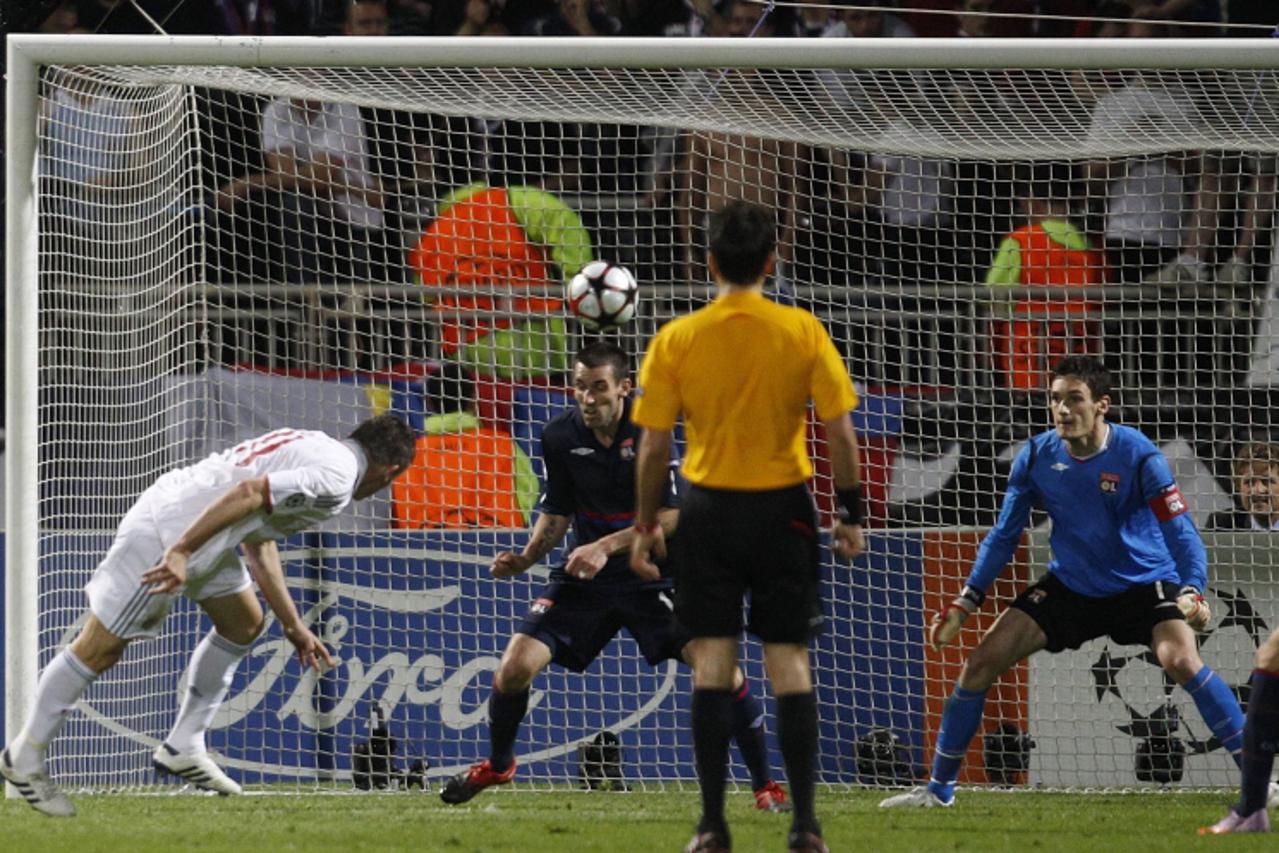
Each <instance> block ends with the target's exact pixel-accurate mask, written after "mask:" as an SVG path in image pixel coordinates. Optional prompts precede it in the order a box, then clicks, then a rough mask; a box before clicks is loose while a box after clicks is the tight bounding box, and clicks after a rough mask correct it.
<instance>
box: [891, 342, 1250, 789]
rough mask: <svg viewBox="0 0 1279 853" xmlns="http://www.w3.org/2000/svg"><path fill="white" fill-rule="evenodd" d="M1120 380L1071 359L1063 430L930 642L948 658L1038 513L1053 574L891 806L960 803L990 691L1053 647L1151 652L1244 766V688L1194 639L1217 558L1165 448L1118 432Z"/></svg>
mask: <svg viewBox="0 0 1279 853" xmlns="http://www.w3.org/2000/svg"><path fill="white" fill-rule="evenodd" d="M1109 408H1110V375H1109V373H1108V371H1107V370H1106V368H1105V367H1104V366H1103V365H1102V363H1101V362H1100V361H1098V360H1097V359H1094V358H1091V357H1088V356H1071V357H1069V358H1066V359H1064V360H1062V361H1061V362H1060V363H1059V364H1058V365H1057V366H1056V368H1055V369H1054V370H1053V373H1052V376H1051V386H1050V397H1049V409H1050V411H1051V413H1052V419H1053V429H1051V430H1048V431H1047V432H1043V433H1040V434H1039V435H1036V436H1034V437H1033V438H1032V439H1031V440H1030V441H1029V442H1028V443H1027V445H1026V446H1025V447H1024V448H1023V449H1022V451H1021V452H1020V453H1019V454H1018V455H1017V458H1016V460H1014V462H1013V467H1012V472H1011V473H1010V474H1009V476H1008V488H1007V491H1006V493H1005V495H1004V504H1003V508H1002V510H1001V511H1000V514H999V520H998V522H996V524H995V527H994V528H993V529H992V530H991V531H990V533H989V534H988V535H987V536H986V538H985V540H984V541H983V542H982V545H981V548H980V549H979V550H978V552H977V559H976V561H975V563H974V565H973V568H972V571H971V572H970V573H969V575H968V582H967V584H966V585H965V586H964V588H963V591H962V592H961V593H960V595H959V596H958V597H957V598H956V599H955V600H954V601H953V602H951V603H950V604H949V605H947V606H946V607H945V608H943V609H942V611H941V612H940V613H938V614H936V615H935V616H934V617H933V619H932V622H931V624H930V625H929V628H928V639H929V643H930V645H931V646H932V647H933V648H934V649H940V648H941V647H942V646H945V645H946V644H947V643H949V642H950V641H951V640H953V639H954V638H955V635H956V634H958V633H959V630H960V627H961V626H962V625H963V623H964V620H965V619H967V618H968V616H969V614H971V613H973V612H974V611H975V610H976V609H977V608H978V607H980V606H981V603H982V599H983V598H985V591H986V589H987V588H988V587H989V586H990V585H991V583H993V582H994V580H995V578H996V576H998V575H999V573H1000V572H1001V571H1003V568H1004V566H1005V565H1006V564H1007V562H1008V560H1009V559H1010V558H1011V557H1012V555H1013V551H1014V549H1015V548H1016V547H1017V543H1018V541H1019V540H1020V538H1021V533H1022V530H1023V529H1024V528H1025V526H1026V522H1027V519H1028V518H1029V516H1030V510H1031V507H1032V506H1036V505H1037V506H1040V507H1042V508H1043V509H1045V510H1047V512H1048V515H1049V517H1050V518H1051V519H1052V538H1051V544H1052V551H1053V555H1054V558H1053V560H1052V561H1051V562H1050V563H1049V564H1048V573H1047V574H1046V575H1044V576H1043V577H1042V578H1040V580H1039V581H1037V582H1036V583H1034V584H1032V585H1031V586H1030V587H1029V588H1027V589H1026V590H1025V591H1024V592H1022V594H1021V595H1020V596H1019V597H1018V598H1017V600H1016V601H1014V602H1013V604H1012V606H1011V607H1010V608H1008V610H1006V611H1005V612H1004V614H1003V615H1002V616H1001V617H1000V618H999V620H998V621H997V622H996V623H995V625H994V626H993V627H992V628H991V629H990V630H989V631H988V632H986V635H985V636H984V637H982V639H981V642H980V643H978V645H977V648H976V649H974V650H973V653H972V654H971V655H970V656H969V657H968V660H967V661H966V662H965V664H964V669H963V671H962V672H961V673H960V676H959V683H958V684H957V685H956V686H955V691H954V693H952V694H951V696H950V698H949V699H948V700H947V701H946V709H945V711H944V712H943V714H942V719H941V728H940V731H939V732H938V735H937V747H936V752H935V754H934V756H933V767H932V774H931V776H930V778H929V782H928V785H927V787H921V788H916V789H915V790H913V791H910V792H908V793H905V794H899V795H897V796H894V797H889V798H888V799H886V800H884V801H883V802H881V803H880V807H881V808H896V807H900V806H922V807H933V806H949V805H951V804H952V803H953V802H954V799H955V780H956V779H957V778H958V776H959V766H960V763H961V762H962V761H963V757H964V754H965V753H966V752H967V751H968V744H969V741H971V740H972V738H973V735H974V734H976V732H977V729H978V727H979V726H980V724H981V716H982V707H983V705H984V704H985V702H986V692H987V690H989V689H990V686H991V685H992V684H994V683H995V681H996V680H997V679H998V678H999V677H1000V676H1001V675H1002V674H1003V673H1004V672H1006V671H1007V670H1008V669H1009V668H1011V667H1012V666H1013V664H1015V663H1017V662H1018V661H1019V660H1021V659H1022V658H1024V657H1027V656H1028V655H1031V654H1034V653H1035V652H1037V651H1039V650H1041V649H1047V650H1048V651H1050V652H1060V651H1062V650H1064V649H1077V648H1079V647H1080V646H1081V645H1082V644H1083V643H1085V642H1087V641H1088V640H1091V639H1093V638H1095V637H1101V636H1105V635H1109V636H1110V637H1111V639H1113V640H1114V641H1115V642H1116V643H1121V644H1125V645H1128V644H1142V645H1146V646H1149V647H1150V649H1151V650H1152V651H1153V652H1154V654H1155V656H1156V658H1158V660H1159V664H1160V666H1162V667H1163V669H1164V671H1165V672H1167V674H1168V676H1169V677H1170V678H1172V679H1173V680H1174V681H1176V683H1177V684H1180V685H1181V686H1182V687H1183V688H1185V690H1186V692H1187V693H1189V694H1190V696H1191V698H1192V699H1194V702H1195V706H1196V707H1197V708H1198V709H1199V713H1200V714H1201V715H1202V716H1203V718H1204V722H1206V723H1207V724H1208V726H1209V728H1211V729H1212V732H1213V734H1214V735H1216V736H1217V738H1218V739H1219V740H1220V741H1221V743H1222V745H1223V746H1225V748H1226V749H1228V750H1229V751H1230V754H1231V755H1232V756H1234V758H1235V760H1236V762H1238V761H1239V760H1240V753H1241V749H1242V747H1243V728H1244V716H1243V711H1242V710H1241V709H1240V707H1239V702H1238V700H1237V699H1236V698H1235V695H1234V692H1233V691H1232V690H1231V688H1230V686H1229V685H1227V684H1226V682H1225V681H1224V680H1222V678H1221V677H1220V676H1218V675H1217V674H1216V673H1215V672H1213V671H1212V669H1211V668H1210V667H1209V666H1207V665H1206V664H1204V662H1203V661H1202V660H1201V659H1200V657H1199V651H1198V648H1197V647H1196V644H1195V635H1194V631H1192V630H1191V629H1192V628H1193V629H1194V630H1195V631H1202V630H1204V629H1206V628H1207V627H1208V622H1209V619H1210V613H1209V610H1208V605H1207V603H1206V602H1205V601H1204V600H1203V596H1202V592H1203V589H1204V585H1205V583H1206V582H1207V562H1208V560H1207V553H1206V551H1205V550H1204V546H1203V542H1202V541H1201V540H1200V538H1199V532H1198V531H1197V530H1196V529H1195V525H1194V523H1193V522H1192V521H1191V519H1190V516H1189V515H1188V513H1187V510H1188V507H1187V506H1186V501H1185V499H1184V498H1183V497H1182V495H1181V492H1180V491H1179V490H1178V488H1177V484H1176V483H1175V482H1174V481H1173V477H1172V471H1171V469H1170V468H1169V467H1168V462H1167V460H1165V459H1164V457H1163V454H1161V453H1160V452H1159V449H1158V448H1157V447H1155V445H1154V444H1153V443H1152V442H1151V441H1150V439H1148V438H1146V437H1145V436H1144V435H1142V433H1140V432H1139V431H1137V430H1135V429H1133V428H1131V427H1125V426H1119V425H1118V424H1111V423H1107V421H1106V412H1107V411H1108V410H1109Z"/></svg>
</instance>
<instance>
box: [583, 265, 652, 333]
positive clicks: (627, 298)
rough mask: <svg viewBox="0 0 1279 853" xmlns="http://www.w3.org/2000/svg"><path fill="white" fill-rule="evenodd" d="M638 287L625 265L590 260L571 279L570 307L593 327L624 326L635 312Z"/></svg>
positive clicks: (585, 322)
mask: <svg viewBox="0 0 1279 853" xmlns="http://www.w3.org/2000/svg"><path fill="white" fill-rule="evenodd" d="M637 289H638V285H636V283H635V276H633V275H631V271H630V270H628V269H627V268H626V267H622V266H618V265H617V264H610V263H609V262H608V261H591V262H590V263H589V264H587V265H586V266H584V267H582V271H581V272H579V273H578V274H577V275H575V276H573V280H572V281H570V282H569V283H568V307H569V310H570V311H572V312H573V316H575V317H577V319H578V321H579V322H581V324H582V325H583V326H585V327H586V328H588V329H591V330H593V331H594V330H599V329H607V328H609V327H611V326H623V325H625V324H626V323H627V322H629V321H630V319H631V318H632V317H634V316H635V299H636V291H637Z"/></svg>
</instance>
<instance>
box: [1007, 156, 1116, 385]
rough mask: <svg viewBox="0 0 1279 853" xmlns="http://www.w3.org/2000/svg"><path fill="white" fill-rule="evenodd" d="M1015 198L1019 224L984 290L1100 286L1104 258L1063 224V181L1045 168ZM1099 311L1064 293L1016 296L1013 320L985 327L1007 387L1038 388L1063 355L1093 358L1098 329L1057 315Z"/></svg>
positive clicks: (1066, 195)
mask: <svg viewBox="0 0 1279 853" xmlns="http://www.w3.org/2000/svg"><path fill="white" fill-rule="evenodd" d="M1058 168H1060V169H1067V168H1069V167H1067V166H1064V165H1061V166H1059V167H1058ZM1018 197H1019V198H1020V199H1021V210H1022V213H1023V215H1024V216H1025V219H1026V224H1024V225H1022V226H1021V227H1019V228H1017V229H1016V230H1014V231H1013V232H1012V233H1011V234H1009V235H1008V236H1007V237H1005V238H1004V241H1003V243H1001V244H1000V246H999V250H998V251H997V253H996V254H995V260H994V262H993V263H992V264H991V266H990V269H989V270H988V271H987V272H986V284H987V285H988V286H989V287H991V288H998V289H1002V288H1007V287H1016V286H1018V285H1020V286H1022V287H1033V288H1047V287H1061V288H1071V287H1087V286H1090V285H1099V284H1104V283H1105V282H1106V260H1105V255H1104V254H1103V253H1102V252H1101V251H1100V250H1098V249H1094V248H1093V246H1092V244H1091V243H1090V242H1089V241H1088V236H1087V235H1086V234H1085V233H1084V232H1083V231H1081V230H1080V229H1079V228H1077V227H1076V226H1075V225H1074V223H1072V222H1071V221H1070V218H1069V214H1070V201H1069V199H1070V184H1069V182H1068V181H1066V180H1061V179H1053V176H1052V173H1051V167H1048V168H1047V169H1046V170H1045V173H1044V174H1035V175H1033V176H1032V177H1031V180H1030V181H1028V182H1027V183H1026V184H1025V185H1024V186H1022V187H1020V188H1019V190H1018ZM994 292H995V291H994V290H992V294H993V293H994ZM1098 308H1099V306H1098V305H1097V304H1096V303H1095V302H1089V301H1087V300H1085V299H1083V298H1082V297H1080V296H1078V295H1077V294H1071V293H1070V292H1069V291H1063V292H1062V293H1061V294H1060V295H1057V294H1041V295H1034V296H1029V297H1027V296H1024V295H1021V294H1018V295H1017V296H1016V297H1015V301H1014V302H1013V303H1012V309H1011V313H1012V317H1013V319H1011V320H1006V321H1004V320H1000V321H996V322H994V323H992V324H991V337H992V340H991V348H992V350H993V352H994V353H995V362H996V365H997V366H998V368H999V371H1000V372H1001V373H1002V374H1003V376H1004V381H1005V384H1006V386H1007V387H1008V388H1009V389H1011V390H1015V391H1034V390H1039V389H1042V388H1043V387H1044V386H1045V385H1047V384H1048V375H1049V370H1050V368H1051V366H1052V365H1053V364H1056V363H1057V362H1058V361H1060V360H1061V359H1062V358H1064V357H1065V356H1067V355H1091V354H1094V353H1095V350H1096V341H1097V333H1098V329H1097V323H1096V322H1095V321H1088V320H1086V319H1083V318H1082V317H1081V318H1080V319H1062V315H1067V316H1071V317H1073V315H1083V314H1086V313H1087V312H1088V311H1090V310H1093V311H1095V310H1097V309H1098Z"/></svg>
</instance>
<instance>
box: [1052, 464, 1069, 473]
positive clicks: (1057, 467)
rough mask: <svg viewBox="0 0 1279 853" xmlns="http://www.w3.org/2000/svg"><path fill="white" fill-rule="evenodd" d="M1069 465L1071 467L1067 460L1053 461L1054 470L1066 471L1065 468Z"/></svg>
mask: <svg viewBox="0 0 1279 853" xmlns="http://www.w3.org/2000/svg"><path fill="white" fill-rule="evenodd" d="M1069 467H1070V466H1069V465H1067V464H1066V463H1065V462H1054V463H1053V470H1054V471H1065V470H1066V469H1067V468H1069Z"/></svg>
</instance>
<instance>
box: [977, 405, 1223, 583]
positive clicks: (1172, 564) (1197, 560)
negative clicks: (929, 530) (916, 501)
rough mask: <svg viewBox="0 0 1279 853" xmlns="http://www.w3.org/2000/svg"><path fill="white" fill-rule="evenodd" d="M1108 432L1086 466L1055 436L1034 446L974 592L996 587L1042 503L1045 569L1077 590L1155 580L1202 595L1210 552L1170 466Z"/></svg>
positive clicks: (985, 553)
mask: <svg viewBox="0 0 1279 853" xmlns="http://www.w3.org/2000/svg"><path fill="white" fill-rule="evenodd" d="M1108 427H1109V433H1108V434H1107V436H1106V440H1105V443H1104V445H1103V446H1102V448H1101V449H1100V450H1099V451H1097V452H1096V453H1094V454H1093V455H1092V456H1089V457H1088V458H1086V459H1077V458H1075V457H1073V456H1071V455H1070V452H1069V451H1068V450H1067V448H1066V445H1065V443H1063V442H1062V440H1061V439H1060V438H1058V437H1057V433H1056V431H1055V430H1049V431H1048V432H1044V433H1040V434H1039V435H1037V436H1035V437H1034V438H1032V439H1031V440H1030V441H1029V442H1027V444H1026V446H1025V447H1023V448H1022V450H1021V452H1020V453H1018V454H1017V458H1016V459H1015V460H1014V461H1013V467H1012V472H1011V473H1010V474H1009V475H1008V489H1007V491H1006V493H1005V494H1004V505H1003V507H1002V509H1001V510H1000V512H999V520H998V521H997V522H996V523H995V527H994V528H993V529H992V530H991V531H990V533H989V534H987V535H986V538H985V539H984V540H983V541H982V543H981V548H980V549H979V550H978V552H977V559H976V561H975V562H974V564H973V570H972V571H971V572H970V573H969V575H968V584H969V585H970V586H972V587H974V588H976V589H980V590H986V589H987V588H988V587H989V586H990V585H991V584H992V583H993V582H994V580H995V578H996V577H998V575H999V573H1000V572H1002V571H1003V569H1004V566H1005V565H1006V564H1007V563H1008V561H1009V560H1010V559H1011V558H1012V555H1013V552H1014V551H1015V550H1016V548H1017V543H1018V542H1019V541H1020V539H1021V532H1022V530H1023V529H1025V527H1026V522H1027V520H1028V519H1029V517H1030V511H1031V508H1032V507H1034V506H1038V507H1041V508H1043V509H1044V510H1046V511H1047V512H1048V517H1049V518H1050V519H1052V535H1051V537H1050V539H1049V541H1050V543H1051V545H1052V552H1053V559H1052V561H1051V562H1050V563H1049V564H1048V570H1049V571H1051V572H1053V573H1054V574H1056V575H1057V577H1058V578H1059V579H1060V580H1061V581H1062V583H1064V584H1065V585H1066V586H1068V587H1069V588H1070V589H1072V590H1074V591H1075V592H1077V593H1079V594H1081V595H1087V596H1092V597H1095V598H1101V597H1105V596H1111V595H1116V594H1118V593H1121V592H1123V591H1125V590H1127V589H1129V588H1131V587H1134V586H1138V585H1141V584H1148V583H1154V582H1155V581H1167V582H1172V583H1177V584H1189V585H1192V586H1194V587H1195V588H1196V589H1199V590H1201V591H1202V590H1203V588H1204V584H1205V583H1206V582H1207V579H1208V571H1207V570H1208V555H1207V552H1206V551H1205V550H1204V546H1203V541H1202V540H1201V539H1200V538H1199V531H1198V530H1196V529H1195V525H1194V522H1193V521H1191V519H1190V516H1189V514H1188V512H1187V510H1188V507H1187V505H1186V501H1185V499H1184V498H1183V497H1182V495H1181V492H1180V490H1178V488H1177V484H1176V482H1175V481H1174V480H1173V477H1172V470H1171V469H1170V468H1169V467H1168V461H1167V460H1166V459H1164V456H1163V454H1162V453H1160V452H1159V448H1157V447H1156V446H1155V444H1154V442H1152V441H1151V440H1150V439H1148V438H1146V436H1144V435H1142V434H1141V433H1140V432H1139V431H1137V430H1135V429H1133V428H1131V427H1125V426H1119V425H1117V424H1108Z"/></svg>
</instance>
